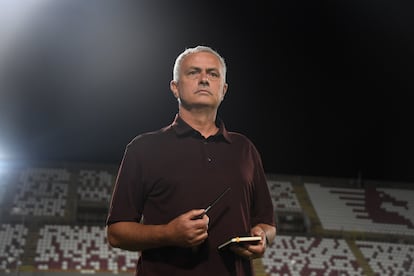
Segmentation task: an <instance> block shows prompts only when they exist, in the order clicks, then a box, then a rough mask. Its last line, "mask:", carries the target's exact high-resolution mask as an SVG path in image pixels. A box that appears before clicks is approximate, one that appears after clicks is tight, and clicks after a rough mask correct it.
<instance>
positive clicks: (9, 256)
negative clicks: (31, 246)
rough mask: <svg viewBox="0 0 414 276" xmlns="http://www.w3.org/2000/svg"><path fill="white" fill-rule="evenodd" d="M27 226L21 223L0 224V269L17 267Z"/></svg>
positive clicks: (11, 269) (19, 263)
mask: <svg viewBox="0 0 414 276" xmlns="http://www.w3.org/2000/svg"><path fill="white" fill-rule="evenodd" d="M26 236H27V228H26V227H24V226H23V225H21V224H14V225H13V224H0V271H5V272H10V271H13V270H15V269H16V268H18V267H19V266H20V265H21V264H22V263H21V257H22V255H23V253H24V252H23V251H24V250H23V248H24V245H25V243H26Z"/></svg>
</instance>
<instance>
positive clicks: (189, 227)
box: [107, 209, 209, 251]
mask: <svg viewBox="0 0 414 276" xmlns="http://www.w3.org/2000/svg"><path fill="white" fill-rule="evenodd" d="M203 212H204V210H203V209H197V210H191V211H189V212H187V213H184V214H182V215H180V216H178V217H176V218H175V219H173V220H171V221H170V222H169V223H168V224H163V225H145V224H142V223H138V222H131V221H122V222H116V223H113V224H111V225H109V226H108V227H107V238H108V242H109V244H110V245H111V246H112V247H116V248H121V249H125V250H130V251H142V250H145V249H150V248H157V247H163V246H180V247H194V246H197V245H199V244H201V243H203V242H204V240H205V239H206V238H207V236H208V234H207V229H208V221H209V218H208V216H206V215H204V216H203V217H202V218H201V219H193V218H194V217H196V216H199V215H201V214H203Z"/></svg>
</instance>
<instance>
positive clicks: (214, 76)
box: [209, 71, 220, 79]
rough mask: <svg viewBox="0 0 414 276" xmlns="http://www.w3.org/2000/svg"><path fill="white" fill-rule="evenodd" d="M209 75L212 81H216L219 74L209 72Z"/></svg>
mask: <svg viewBox="0 0 414 276" xmlns="http://www.w3.org/2000/svg"><path fill="white" fill-rule="evenodd" d="M209 75H210V76H211V77H212V78H214V79H218V78H220V74H219V73H217V72H215V71H211V72H209Z"/></svg>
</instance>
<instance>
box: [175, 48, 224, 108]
mask: <svg viewBox="0 0 414 276" xmlns="http://www.w3.org/2000/svg"><path fill="white" fill-rule="evenodd" d="M223 74H224V72H223V69H222V67H221V63H220V60H219V59H218V58H217V57H216V56H215V55H214V54H212V53H209V52H199V53H194V54H190V55H188V56H186V57H185V58H184V60H183V62H182V64H181V71H180V75H179V81H178V82H174V81H172V82H171V90H172V91H173V93H174V95H175V96H176V97H179V100H180V102H181V104H182V105H183V106H184V107H206V108H213V109H217V108H218V106H219V105H220V103H221V101H222V100H223V97H224V94H225V93H226V90H227V84H226V83H224V75H223Z"/></svg>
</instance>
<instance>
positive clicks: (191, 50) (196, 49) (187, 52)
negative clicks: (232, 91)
mask: <svg viewBox="0 0 414 276" xmlns="http://www.w3.org/2000/svg"><path fill="white" fill-rule="evenodd" d="M200 52H208V53H212V54H213V55H215V56H216V57H217V58H218V59H219V61H220V63H221V67H222V69H223V79H224V81H226V72H227V67H226V62H225V61H224V58H223V57H222V56H220V54H219V53H218V52H216V51H215V50H213V49H212V48H211V47H208V46H196V47H193V48H187V49H185V50H184V52H182V53H181V54H180V55H179V56H178V57H177V58H176V60H175V63H174V69H173V80H174V81H178V79H179V76H180V70H181V63H182V62H183V60H184V58H185V57H186V56H188V55H190V54H194V53H200Z"/></svg>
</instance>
